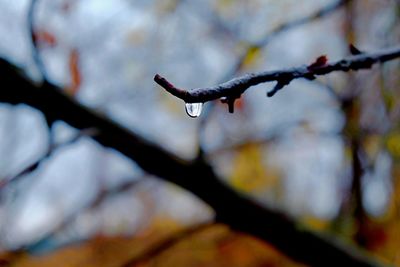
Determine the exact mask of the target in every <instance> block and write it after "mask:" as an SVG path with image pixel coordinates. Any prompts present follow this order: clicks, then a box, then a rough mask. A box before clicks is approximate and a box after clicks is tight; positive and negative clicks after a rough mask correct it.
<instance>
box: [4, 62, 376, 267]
mask: <svg viewBox="0 0 400 267" xmlns="http://www.w3.org/2000/svg"><path fill="white" fill-rule="evenodd" d="M0 84H1V85H2V88H3V89H2V90H0V102H7V103H11V104H19V103H25V104H27V105H30V106H32V107H34V108H36V109H38V110H40V111H42V112H43V114H44V116H46V117H49V118H50V120H56V119H58V120H63V121H65V122H66V123H68V124H70V125H71V126H72V127H75V128H77V129H87V128H95V129H97V131H98V134H96V135H95V136H93V139H94V140H96V141H97V142H99V143H100V144H102V145H104V146H106V147H111V148H113V149H115V150H118V151H119V152H120V153H122V154H124V155H125V156H126V157H128V158H130V159H132V160H133V161H135V162H136V163H137V164H138V165H139V166H140V167H141V168H142V169H143V170H144V171H146V172H148V173H150V174H153V175H156V176H158V177H160V178H162V179H164V180H166V181H169V182H172V183H175V184H177V185H179V186H181V187H182V188H184V189H186V190H188V191H190V192H192V193H193V194H194V195H196V196H198V197H199V198H200V199H202V200H203V201H205V202H206V203H207V204H209V205H210V206H211V207H212V208H213V209H214V211H215V213H216V219H217V221H218V222H222V223H225V224H227V225H229V226H231V227H232V228H233V229H235V230H237V231H240V232H244V233H248V234H250V235H253V236H256V237H258V238H260V239H262V240H264V241H266V242H268V243H270V244H271V245H273V246H275V247H276V248H277V249H279V250H280V251H282V252H283V253H284V254H286V255H287V256H289V257H291V258H293V259H294V260H297V261H299V262H303V263H306V264H308V265H311V266H360V267H362V266H365V267H367V266H369V267H372V266H381V265H380V264H378V263H376V262H375V261H373V260H372V259H371V258H370V257H369V256H367V255H366V254H365V253H364V252H361V251H359V250H357V249H355V248H353V247H351V246H348V245H344V244H339V243H338V242H336V241H332V240H333V237H327V236H322V235H321V234H317V233H314V232H311V231H309V230H307V229H306V228H305V227H303V226H302V225H300V224H298V223H296V222H295V221H293V220H292V219H290V218H289V217H287V216H286V215H284V214H282V213H281V212H278V211H276V210H272V209H269V208H267V207H263V206H261V205H259V204H258V203H256V202H254V201H253V200H251V199H249V198H247V197H245V196H243V195H241V194H239V193H238V192H236V191H234V190H233V189H231V188H230V187H229V186H227V185H226V184H225V183H224V182H222V179H220V178H219V177H218V176H217V175H216V173H215V172H214V171H213V169H212V168H211V166H209V165H208V164H207V163H205V162H203V161H185V160H183V159H181V158H178V157H177V156H175V155H173V154H171V153H169V152H167V151H166V150H164V149H163V148H161V147H160V146H158V145H156V144H153V143H151V142H150V141H148V140H146V139H145V138H144V137H142V136H139V135H138V134H136V133H134V132H132V131H130V130H128V129H126V128H124V127H123V126H121V125H119V124H117V123H116V122H113V121H112V120H110V119H108V118H106V117H104V116H102V115H100V114H98V113H95V112H94V111H92V110H90V109H88V108H87V107H85V106H83V105H81V104H80V103H78V102H77V101H75V100H74V99H72V98H71V97H68V96H66V95H65V94H63V93H62V92H61V89H60V88H58V87H57V86H55V85H52V84H50V83H48V82H45V83H44V84H43V85H41V86H39V87H37V86H35V85H34V84H33V83H32V82H31V81H29V80H28V79H27V78H25V77H24V76H23V75H21V74H20V73H18V72H16V71H15V68H13V67H12V65H11V64H10V63H8V62H7V61H5V60H0Z"/></svg>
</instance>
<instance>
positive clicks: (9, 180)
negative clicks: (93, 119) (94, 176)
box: [0, 129, 95, 191]
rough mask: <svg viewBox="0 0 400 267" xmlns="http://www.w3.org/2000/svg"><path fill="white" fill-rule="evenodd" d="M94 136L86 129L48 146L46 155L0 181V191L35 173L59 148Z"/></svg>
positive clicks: (93, 131)
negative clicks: (83, 137)
mask: <svg viewBox="0 0 400 267" xmlns="http://www.w3.org/2000/svg"><path fill="white" fill-rule="evenodd" d="M94 134H95V130H94V129H86V130H82V131H80V132H79V133H78V134H77V135H75V136H73V137H72V138H71V139H69V140H67V141H66V142H64V143H61V144H50V145H49V147H48V149H47V151H46V153H45V154H44V155H43V156H42V157H41V158H39V159H38V160H37V161H35V162H33V163H32V164H30V165H29V166H28V167H26V168H25V169H23V170H22V171H20V172H19V173H18V174H15V175H13V176H10V177H7V178H5V179H3V180H1V181H0V191H1V190H2V189H3V188H4V187H5V186H7V185H8V184H10V183H14V182H16V181H19V180H20V179H21V178H22V177H25V175H26V174H29V173H31V172H33V171H35V170H36V169H37V168H38V167H39V166H40V164H41V163H42V162H43V161H45V160H46V159H48V158H49V157H50V156H51V155H53V153H54V152H55V151H56V150H58V149H60V148H61V147H64V146H67V145H70V144H73V143H75V142H76V141H78V140H79V138H80V137H82V136H84V135H87V136H93V135H94Z"/></svg>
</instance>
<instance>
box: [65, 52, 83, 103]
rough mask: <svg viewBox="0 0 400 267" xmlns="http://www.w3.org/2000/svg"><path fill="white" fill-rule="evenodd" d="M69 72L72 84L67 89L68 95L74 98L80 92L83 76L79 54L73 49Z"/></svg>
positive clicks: (70, 56)
mask: <svg viewBox="0 0 400 267" xmlns="http://www.w3.org/2000/svg"><path fill="white" fill-rule="evenodd" d="M69 72H70V75H71V84H70V86H69V87H68V88H67V93H68V94H70V95H72V96H74V95H76V93H78V91H79V87H80V85H81V83H82V75H81V73H80V70H79V52H78V50H77V49H73V50H72V51H71V53H70V55H69Z"/></svg>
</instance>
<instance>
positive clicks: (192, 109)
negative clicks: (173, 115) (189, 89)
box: [185, 103, 203, 118]
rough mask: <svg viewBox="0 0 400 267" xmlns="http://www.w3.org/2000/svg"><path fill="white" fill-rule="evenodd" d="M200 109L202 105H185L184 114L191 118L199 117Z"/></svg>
mask: <svg viewBox="0 0 400 267" xmlns="http://www.w3.org/2000/svg"><path fill="white" fill-rule="evenodd" d="M202 109H203V103H185V110H186V113H187V114H188V115H189V116H190V117H192V118H197V117H198V116H200V114H201V110H202Z"/></svg>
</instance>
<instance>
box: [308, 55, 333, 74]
mask: <svg viewBox="0 0 400 267" xmlns="http://www.w3.org/2000/svg"><path fill="white" fill-rule="evenodd" d="M326 63H328V57H327V56H326V55H322V56H320V57H318V58H317V59H316V60H315V61H314V62H313V63H311V64H310V65H309V66H308V67H307V68H308V69H309V70H312V69H317V68H320V67H323V66H325V65H326Z"/></svg>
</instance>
